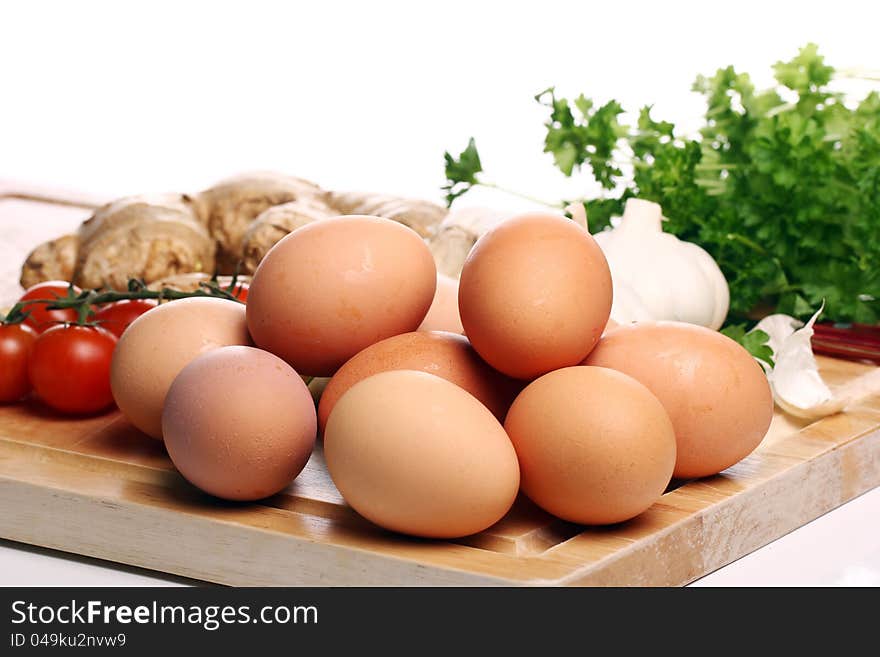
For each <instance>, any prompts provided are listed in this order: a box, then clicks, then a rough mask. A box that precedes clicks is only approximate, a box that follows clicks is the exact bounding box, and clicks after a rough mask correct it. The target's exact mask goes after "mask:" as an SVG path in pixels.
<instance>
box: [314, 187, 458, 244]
mask: <svg viewBox="0 0 880 657" xmlns="http://www.w3.org/2000/svg"><path fill="white" fill-rule="evenodd" d="M328 203H329V204H330V205H331V206H332V207H333V208H335V209H336V210H337V211H338V213H339V214H371V215H375V216H377V217H384V218H385V219H392V220H393V221H397V222H399V223H402V224H403V225H404V226H409V227H410V228H412V229H413V230H414V231H416V232H417V233H418V234H419V235H421V236H422V237H431V236H432V235H433V234H434V231H435V230H436V228H437V226H438V225H439V224H440V222H441V221H443V218H444V217H445V216H446V214H447V210H446V208H444V207H443V206H442V205H437V204H436V203H432V202H430V201H423V200H421V199H411V198H402V197H400V196H388V195H385V194H370V193H366V192H330V195H329V198H328Z"/></svg>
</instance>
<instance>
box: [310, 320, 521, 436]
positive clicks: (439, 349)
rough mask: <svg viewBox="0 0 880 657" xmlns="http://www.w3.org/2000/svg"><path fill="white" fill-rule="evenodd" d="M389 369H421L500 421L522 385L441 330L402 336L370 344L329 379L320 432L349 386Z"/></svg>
mask: <svg viewBox="0 0 880 657" xmlns="http://www.w3.org/2000/svg"><path fill="white" fill-rule="evenodd" d="M390 370H421V371H424V372H427V373H428V374H434V375H436V376H439V377H441V378H443V379H446V380H447V381H449V382H451V383H454V384H455V385H457V386H459V387H460V388H463V389H464V390H466V391H467V392H469V393H470V394H472V395H473V396H474V397H476V398H477V399H478V400H479V401H480V402H482V403H483V404H484V405H485V406H486V407H487V408H488V409H489V410H490V411H491V412H492V414H493V415H494V416H495V417H496V418H498V420H499V421H501V422H503V421H504V416H505V414H506V413H507V409H508V408H509V407H510V404H511V403H512V402H513V399H514V398H515V397H516V395H517V393H519V391H520V390H521V389H522V386H523V384H522V382H521V381H517V380H516V379H512V378H510V377H508V376H505V375H504V374H501V373H499V372H497V371H495V370H493V369H492V368H491V367H489V365H487V364H486V363H485V361H483V360H482V359H481V358H480V356H479V355H478V354H477V352H476V351H474V349H473V347H471V345H470V343H469V342H468V340H467V338H466V337H464V336H463V335H457V334H455V333H448V332H444V331H414V332H412V333H403V334H401V335H395V336H394V337H391V338H387V339H385V340H382V341H380V342H377V343H376V344H374V345H370V346H369V347H367V348H366V349H364V350H363V351H362V352H360V353H359V354H357V355H356V356H354V357H353V358H351V359H350V360H349V361H348V362H346V363H345V365H343V366H342V367H341V368H339V371H338V372H336V374H334V375H333V378H332V379H330V383H328V384H327V387H326V388H324V392H323V393H322V394H321V401H320V404H319V405H318V424H319V426H320V427H321V429H322V430H323V429H324V427H325V426H326V424H327V418H328V417H329V416H330V411H332V410H333V407H334V406H335V405H336V403H337V401H339V398H340V397H342V395H344V394H345V392H346V391H347V390H348V389H349V388H351V386H353V385H354V384H355V383H357V382H358V381H361V380H363V379H365V378H367V377H368V376H372V375H373V374H378V373H379V372H387V371H390Z"/></svg>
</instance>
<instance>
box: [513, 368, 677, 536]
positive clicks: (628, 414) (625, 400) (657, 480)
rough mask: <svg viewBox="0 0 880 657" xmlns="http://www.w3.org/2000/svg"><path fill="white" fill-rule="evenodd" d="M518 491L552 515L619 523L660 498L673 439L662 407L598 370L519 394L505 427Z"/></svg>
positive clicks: (624, 380)
mask: <svg viewBox="0 0 880 657" xmlns="http://www.w3.org/2000/svg"><path fill="white" fill-rule="evenodd" d="M504 428H505V429H506V430H507V433H508V435H509V436H510V440H511V441H512V442H513V446H514V448H515V449H516V453H517V456H518V457H519V465H520V472H521V475H522V490H523V492H524V493H525V494H526V495H528V497H529V498H530V499H531V500H532V501H533V502H535V504H537V505H538V506H540V507H541V508H543V509H544V510H546V511H548V512H550V513H552V514H553V515H555V516H558V517H560V518H563V519H564V520H568V521H570V522H577V523H582V524H590V525H593V524H595V525H604V524H609V523H615V522H623V521H624V520H629V519H630V518H633V517H635V516H637V515H638V514H640V513H641V512H642V511H644V510H645V509H647V508H648V507H650V506H651V505H652V504H653V503H654V502H656V501H657V500H658V499H659V498H660V496H661V495H662V494H663V491H664V489H665V488H666V486H667V484H668V483H669V479H670V477H671V476H672V468H673V466H674V465H675V434H674V433H673V430H672V423H671V422H670V420H669V416H668V415H667V414H666V411H665V410H664V409H663V405H662V404H661V403H660V402H659V401H658V400H657V398H656V397H655V396H654V395H652V394H651V392H650V391H649V390H648V389H647V388H646V387H645V386H643V385H642V384H641V383H639V382H638V381H636V380H635V379H633V378H631V377H628V376H626V375H623V374H621V373H620V372H615V371H613V370H608V369H605V368H601V367H566V368H564V369H561V370H556V371H555V372H550V373H549V374H545V375H544V376H542V377H541V378H539V379H536V380H535V381H533V382H532V383H530V384H529V385H528V386H526V388H525V390H523V391H522V393H520V395H519V396H518V397H517V398H516V401H515V402H514V403H513V406H511V407H510V412H509V413H508V414H507V420H506V421H505V423H504Z"/></svg>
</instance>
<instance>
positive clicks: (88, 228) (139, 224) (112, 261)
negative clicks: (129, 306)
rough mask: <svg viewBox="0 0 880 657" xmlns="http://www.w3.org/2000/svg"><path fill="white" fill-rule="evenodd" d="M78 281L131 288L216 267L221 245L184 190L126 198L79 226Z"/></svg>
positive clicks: (85, 284) (88, 285)
mask: <svg viewBox="0 0 880 657" xmlns="http://www.w3.org/2000/svg"><path fill="white" fill-rule="evenodd" d="M78 238H79V251H78V253H77V258H76V266H75V268H74V272H73V282H74V283H76V284H77V285H79V286H80V287H84V288H100V287H110V288H115V289H125V288H126V286H127V285H128V280H129V279H130V278H140V279H142V280H144V281H147V282H150V281H154V280H157V279H159V278H162V277H165V276H170V275H172V274H177V273H181V272H192V271H207V272H213V271H214V253H215V250H216V246H215V244H214V241H213V240H212V239H211V236H210V235H209V234H208V231H207V230H206V229H205V227H204V226H203V225H202V224H201V223H199V221H198V219H197V218H196V216H195V214H194V212H193V209H192V200H191V199H190V197H188V196H186V195H183V194H165V195H161V196H153V197H145V196H132V197H127V198H122V199H119V200H117V201H114V202H112V203H108V204H107V205H104V206H102V207H100V208H98V209H97V210H96V211H95V213H94V214H93V215H92V216H91V218H90V219H88V220H87V221H86V222H84V223H83V224H82V226H80V229H79V234H78Z"/></svg>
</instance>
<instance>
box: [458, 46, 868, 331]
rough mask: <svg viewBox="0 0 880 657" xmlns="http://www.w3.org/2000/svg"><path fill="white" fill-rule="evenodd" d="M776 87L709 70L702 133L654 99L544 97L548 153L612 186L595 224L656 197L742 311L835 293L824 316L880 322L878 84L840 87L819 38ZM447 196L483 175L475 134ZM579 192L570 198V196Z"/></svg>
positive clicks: (806, 304)
mask: <svg viewBox="0 0 880 657" xmlns="http://www.w3.org/2000/svg"><path fill="white" fill-rule="evenodd" d="M774 71H775V78H776V81H777V86H776V87H774V88H772V89H768V90H765V91H756V90H755V88H754V86H753V84H752V82H751V80H750V78H749V76H748V74H746V73H738V72H737V71H735V70H734V68H733V67H727V68H723V69H720V70H718V71H717V72H716V73H715V75H713V76H711V77H704V76H700V77H698V78H697V80H696V82H695V83H694V86H693V90H694V91H696V92H698V93H700V94H702V95H703V96H704V98H705V99H706V114H705V123H704V125H703V127H702V129H701V130H700V132H699V135H695V136H683V135H680V134H678V133H677V132H676V129H675V126H674V125H673V124H672V123H669V122H666V121H658V120H656V119H655V118H654V117H653V116H652V114H651V107H650V106H646V107H643V108H642V109H641V111H640V112H639V114H638V120H637V121H636V124H635V125H633V126H630V125H624V124H622V123H621V122H620V121H619V119H620V116H621V114H623V113H624V110H623V108H622V107H621V105H620V104H619V103H617V102H616V101H614V100H612V101H609V102H607V103H605V104H604V105H596V104H595V103H594V102H593V101H592V100H591V99H589V98H587V97H586V96H584V95H581V96H578V97H577V98H575V99H574V100H572V101H569V100H567V99H565V98H558V97H557V96H556V94H555V91H554V89H553V88H550V89H547V90H546V91H544V92H542V93H540V94H538V96H536V100H537V101H538V102H540V103H542V104H544V105H545V106H546V107H547V108H548V111H549V117H548V119H547V122H546V124H545V125H546V129H547V132H546V138H545V142H544V151H545V152H547V153H550V154H551V155H552V156H553V160H554V163H555V165H556V166H557V167H558V168H559V169H560V171H561V172H562V173H563V174H564V175H566V176H571V175H573V174H574V173H576V172H581V173H584V174H587V175H589V176H591V177H592V178H593V180H594V181H595V182H596V183H598V184H599V186H600V187H601V189H602V190H603V191H602V196H601V197H596V198H587V199H579V200H580V201H581V202H583V204H584V206H585V207H586V209H587V213H588V216H589V218H590V228H591V230H593V231H594V232H595V231H598V230H601V229H602V228H604V227H605V226H607V225H608V222H609V219H610V217H611V216H614V215H618V214H620V213H621V212H622V210H623V204H624V202H625V201H626V199H627V198H630V197H634V196H638V197H639V198H643V199H647V200H651V201H655V202H657V203H659V204H661V205H662V207H663V212H664V215H665V216H666V217H667V218H668V221H667V222H666V226H665V230H666V231H668V232H671V233H673V234H675V235H677V236H678V237H680V238H681V239H683V240H687V241H690V242H695V243H697V244H699V245H700V246H702V247H703V248H704V249H706V251H708V252H709V253H710V254H711V255H712V256H713V257H714V258H715V260H716V261H717V262H718V264H719V266H720V267H721V269H722V271H723V272H724V274H725V276H726V277H727V279H728V282H729V284H730V293H731V319H741V318H745V317H747V316H750V315H754V314H756V313H758V314H767V313H769V312H782V313H786V314H790V315H794V316H796V317H802V318H803V317H806V316H808V315H810V314H811V313H812V312H813V310H814V309H815V308H817V307H818V306H819V305H820V304H821V303H822V301H823V300H825V302H826V312H825V317H826V319H830V320H834V321H856V322H865V323H876V322H878V321H880V94H878V93H877V92H876V91H875V92H871V93H870V94H868V95H867V96H866V97H865V98H864V99H862V100H861V102H859V103H858V104H857V105H855V106H852V107H850V106H848V105H847V104H846V102H845V101H846V100H847V99H845V98H844V97H843V96H842V95H841V94H839V93H836V92H833V91H831V90H830V89H829V83H830V81H831V79H832V76H833V75H834V69H832V68H831V67H830V66H828V65H826V64H825V62H824V58H823V57H822V56H821V55H820V54H819V53H818V48H817V47H816V46H815V45H813V44H810V45H807V46H806V47H804V48H803V49H801V51H800V52H799V54H798V55H797V56H796V57H795V58H794V59H792V60H791V61H789V62H779V63H777V64H776V65H775V67H774ZM446 176H447V184H446V186H445V187H444V189H445V190H446V191H447V203H449V204H451V203H452V202H453V201H454V200H455V199H456V198H458V197H459V196H461V195H462V194H464V193H466V192H467V190H468V189H470V188H471V187H473V186H475V185H489V186H495V185H492V184H491V183H488V182H485V181H484V180H483V178H482V165H481V163H480V157H479V154H478V151H477V148H476V145H475V143H474V141H473V139H471V141H470V142H469V144H468V147H467V149H465V151H464V152H463V153H462V154H461V155H460V156H459V157H458V158H455V157H452V156H451V155H450V154H449V153H446ZM566 204H567V202H560V203H559V207H564V206H565V205H566Z"/></svg>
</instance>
